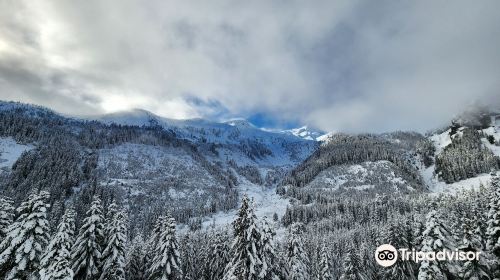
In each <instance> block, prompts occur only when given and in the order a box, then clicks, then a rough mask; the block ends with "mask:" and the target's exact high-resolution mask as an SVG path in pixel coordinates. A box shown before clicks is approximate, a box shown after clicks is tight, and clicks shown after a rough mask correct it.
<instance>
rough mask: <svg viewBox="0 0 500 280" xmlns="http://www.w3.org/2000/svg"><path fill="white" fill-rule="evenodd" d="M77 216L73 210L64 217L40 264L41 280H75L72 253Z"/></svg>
mask: <svg viewBox="0 0 500 280" xmlns="http://www.w3.org/2000/svg"><path fill="white" fill-rule="evenodd" d="M75 216H76V213H75V211H74V210H73V209H72V208H69V209H67V210H66V211H65V213H64V215H63V216H62V218H61V222H60V223H59V226H58V227H57V231H56V233H55V234H54V236H53V237H52V240H51V241H50V243H49V246H48V247H47V250H46V251H45V254H44V256H43V258H42V261H41V263H40V266H41V270H40V276H41V280H56V279H57V280H63V279H64V280H70V279H73V270H71V254H70V252H71V247H72V246H73V241H74V240H73V237H74V234H75Z"/></svg>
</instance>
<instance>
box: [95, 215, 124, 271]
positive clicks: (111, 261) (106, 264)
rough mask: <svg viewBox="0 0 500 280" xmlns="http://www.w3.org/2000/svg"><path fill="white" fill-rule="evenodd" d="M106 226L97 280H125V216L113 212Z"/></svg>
mask: <svg viewBox="0 0 500 280" xmlns="http://www.w3.org/2000/svg"><path fill="white" fill-rule="evenodd" d="M110 219H111V221H110V223H109V225H108V227H107V228H108V236H107V240H106V242H105V243H106V247H105V248H104V250H103V252H102V256H101V262H102V264H103V265H102V273H101V277H100V278H99V279H101V280H104V279H109V280H123V279H125V270H124V269H125V252H126V242H127V237H126V236H127V226H126V214H125V213H124V212H123V210H119V211H114V213H113V216H112V217H110Z"/></svg>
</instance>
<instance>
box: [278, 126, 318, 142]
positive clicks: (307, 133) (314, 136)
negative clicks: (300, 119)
mask: <svg viewBox="0 0 500 280" xmlns="http://www.w3.org/2000/svg"><path fill="white" fill-rule="evenodd" d="M282 132H283V133H286V134H290V135H294V136H297V137H299V138H302V139H306V140H315V141H320V140H321V139H322V138H321V137H322V136H323V135H325V133H324V132H323V131H320V130H316V129H311V128H309V127H308V126H303V127H299V128H292V129H289V130H283V131H282Z"/></svg>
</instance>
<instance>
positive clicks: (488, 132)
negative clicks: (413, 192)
mask: <svg viewBox="0 0 500 280" xmlns="http://www.w3.org/2000/svg"><path fill="white" fill-rule="evenodd" d="M463 130H464V127H460V128H458V129H457V133H456V134H454V135H453V136H450V131H451V130H450V129H448V130H446V131H444V132H441V133H436V134H434V135H431V136H430V137H429V140H431V141H432V143H433V144H434V147H435V149H436V152H435V155H436V156H437V155H439V154H440V153H441V152H442V151H443V149H445V148H446V147H447V146H449V145H450V144H451V143H452V141H453V139H454V138H456V137H461V135H462V131H463ZM478 131H479V132H480V133H483V135H484V136H485V137H483V138H481V142H482V144H483V146H484V147H486V148H487V149H489V150H490V151H491V152H492V153H493V154H494V155H495V156H497V157H500V131H499V128H498V127H496V126H490V127H488V128H485V129H478ZM488 136H491V137H493V139H494V141H495V143H493V144H492V143H490V141H489V140H488V139H487V138H486V137H488ZM435 169H436V166H435V164H433V165H431V166H429V167H423V166H421V174H422V177H423V179H424V182H425V184H426V185H427V187H428V188H429V190H430V191H431V192H435V193H442V192H445V193H456V192H458V191H460V190H467V189H478V188H479V186H481V185H487V184H489V182H490V180H491V177H492V174H491V173H483V174H478V175H476V176H474V177H471V178H467V179H464V180H460V181H458V182H454V183H448V184H447V183H446V182H444V181H443V180H442V179H440V178H439V176H438V175H437V174H436V172H435ZM492 173H495V172H492Z"/></svg>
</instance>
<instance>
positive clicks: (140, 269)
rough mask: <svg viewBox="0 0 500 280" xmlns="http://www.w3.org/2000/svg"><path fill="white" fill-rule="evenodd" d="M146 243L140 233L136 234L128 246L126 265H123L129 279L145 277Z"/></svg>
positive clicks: (138, 279)
mask: <svg viewBox="0 0 500 280" xmlns="http://www.w3.org/2000/svg"><path fill="white" fill-rule="evenodd" d="M145 247H146V244H145V242H144V239H143V238H142V235H140V234H139V235H137V236H136V237H135V238H134V240H133V241H132V244H131V245H130V247H129V252H128V254H127V265H126V267H125V271H126V276H127V277H126V278H127V279H129V280H143V279H146V275H147V274H146V267H147V264H146V258H145V256H146V248H145Z"/></svg>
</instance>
